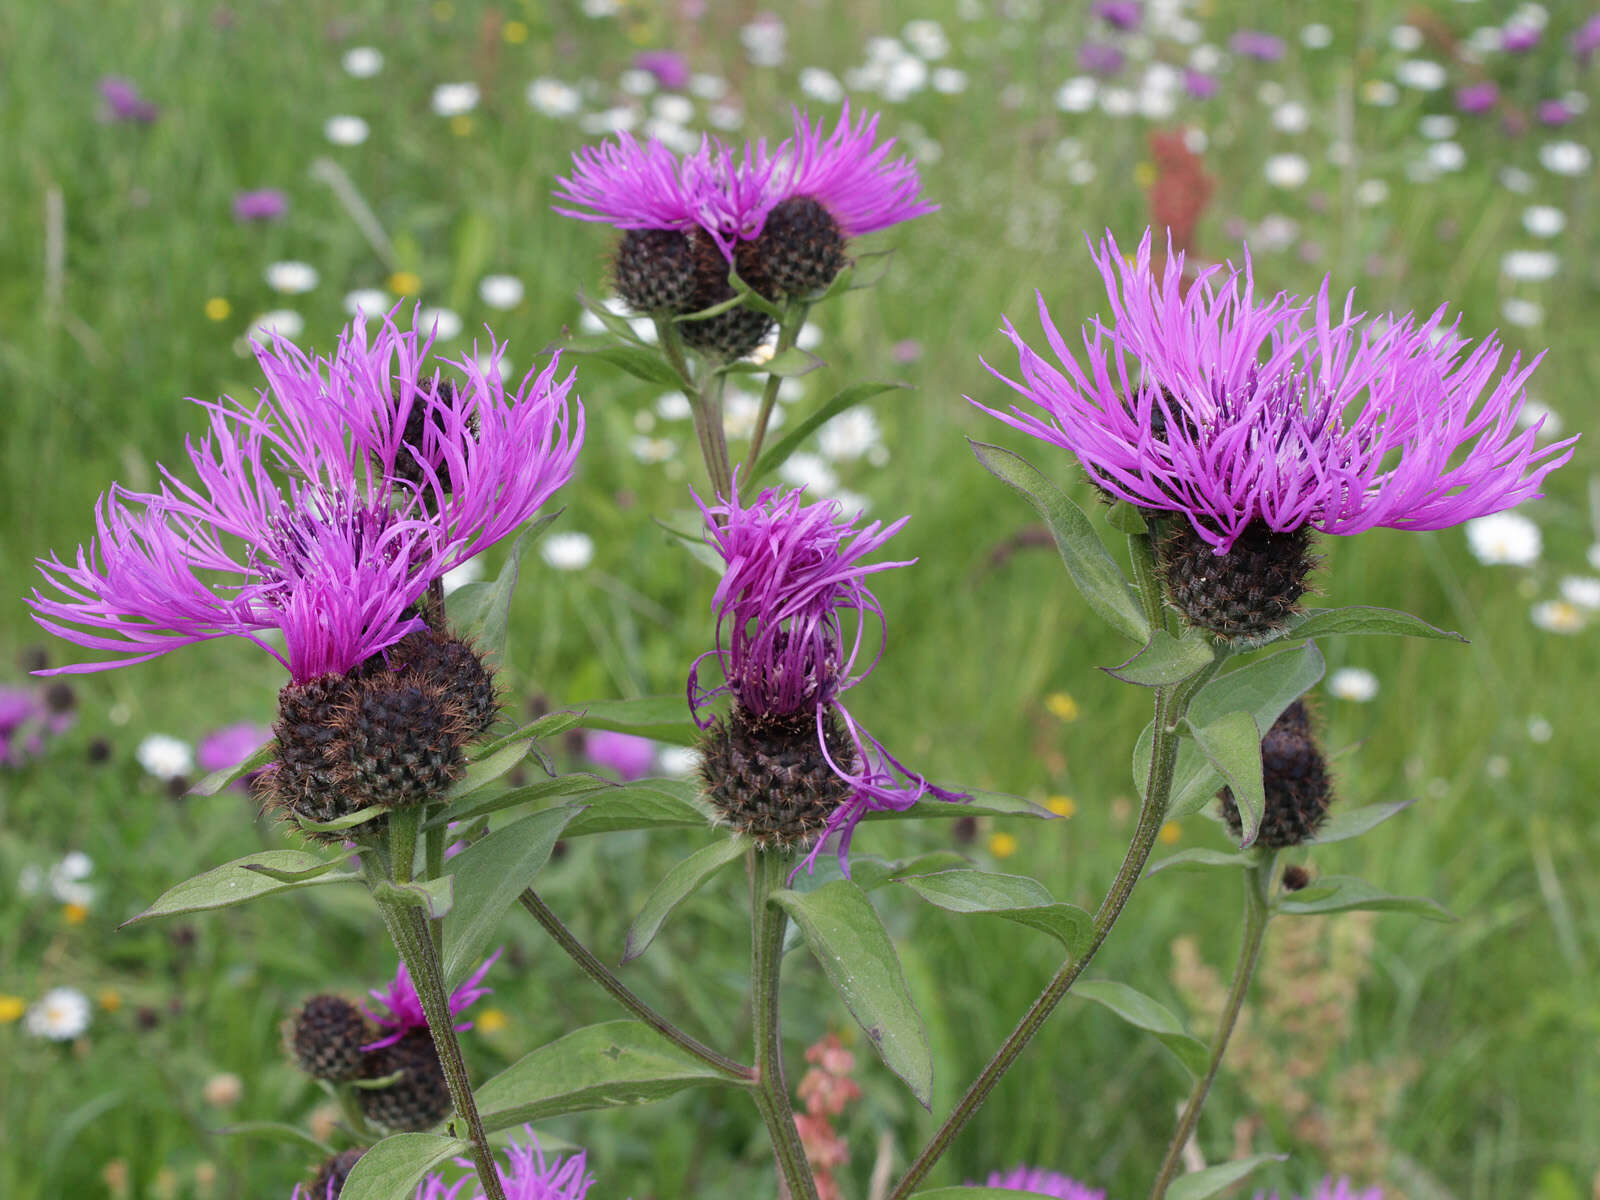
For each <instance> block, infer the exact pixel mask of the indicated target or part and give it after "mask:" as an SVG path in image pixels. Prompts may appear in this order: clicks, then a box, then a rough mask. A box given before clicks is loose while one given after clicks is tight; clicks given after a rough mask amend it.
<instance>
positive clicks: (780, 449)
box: [716, 380, 911, 571]
mask: <svg viewBox="0 0 1600 1200" xmlns="http://www.w3.org/2000/svg"><path fill="white" fill-rule="evenodd" d="M910 386H911V385H910V384H908V383H899V382H893V383H880V382H878V381H876V380H873V381H869V382H866V383H852V384H851V385H850V386H849V387H847V388H845V389H844V390H843V391H841V392H839V393H838V394H837V395H835V396H834V397H833V398H832V399H831V400H829V401H828V402H827V403H826V404H824V405H822V407H820V408H819V409H817V411H816V412H814V413H812V414H811V415H810V416H808V417H806V419H805V420H803V421H801V422H800V423H799V424H798V425H796V426H795V427H794V428H793V429H791V430H790V431H789V432H788V433H787V434H785V435H784V436H783V437H782V438H781V439H780V440H778V441H777V442H775V443H773V445H772V448H771V449H769V450H768V451H767V452H766V453H765V454H763V455H762V456H761V459H760V461H759V462H757V463H756V469H755V470H754V471H752V472H751V473H750V480H749V482H751V483H754V482H755V481H756V480H758V479H761V478H762V477H763V476H765V475H768V474H770V473H771V472H773V471H775V470H777V469H778V468H779V467H780V466H782V465H783V464H784V463H785V462H786V461H787V460H788V458H789V456H790V455H791V454H793V453H794V452H795V451H796V450H798V449H799V448H800V446H801V444H802V443H804V442H805V440H806V439H807V438H808V437H810V436H811V435H812V434H813V433H815V432H816V431H817V430H818V429H820V428H821V427H822V426H824V425H826V424H827V423H828V422H829V421H831V420H833V418H835V417H837V416H838V415H839V414H840V413H842V412H845V411H846V410H848V409H852V408H854V407H855V406H856V405H858V404H860V403H861V402H862V401H864V400H870V399H872V397H874V396H877V395H881V394H882V393H884V392H892V391H894V390H895V389H896V388H909V387H910ZM716 566H717V569H718V570H719V571H720V570H721V569H722V562H721V560H720V559H718V561H717V564H716Z"/></svg>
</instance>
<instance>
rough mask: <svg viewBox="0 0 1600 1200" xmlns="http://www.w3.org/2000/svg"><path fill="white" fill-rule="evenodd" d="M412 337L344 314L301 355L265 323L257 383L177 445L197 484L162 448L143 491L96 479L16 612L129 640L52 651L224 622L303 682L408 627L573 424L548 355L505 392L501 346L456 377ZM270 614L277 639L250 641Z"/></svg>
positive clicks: (548, 485) (538, 481) (172, 636)
mask: <svg viewBox="0 0 1600 1200" xmlns="http://www.w3.org/2000/svg"><path fill="white" fill-rule="evenodd" d="M430 348H431V342H428V343H422V342H420V340H419V339H418V337H417V335H415V334H401V333H400V332H399V331H398V330H397V329H395V327H394V325H393V323H392V321H388V320H386V321H385V322H383V328H382V329H381V331H380V332H379V334H378V336H377V337H376V339H374V340H372V341H371V342H370V343H369V341H368V339H367V335H366V327H365V325H363V324H357V325H356V326H354V327H353V328H352V329H351V330H347V331H346V333H345V335H344V336H343V337H342V338H341V340H340V343H339V348H338V350H337V351H336V352H335V354H333V355H332V356H330V357H326V358H321V359H317V360H312V359H310V358H308V357H307V356H306V355H305V354H303V353H302V352H301V351H300V350H299V349H298V348H297V347H295V346H294V345H293V344H292V343H290V342H289V341H287V340H286V339H283V338H276V339H275V340H274V342H273V344H272V346H271V347H270V348H269V347H265V346H261V345H258V346H257V347H256V358H257V360H258V362H259V363H260V365H261V367H262V370H263V371H264V372H265V374H266V376H267V380H268V383H269V385H270V387H269V389H268V390H267V391H266V392H264V393H262V395H261V398H260V400H259V401H258V402H257V403H254V404H241V403H239V402H237V401H235V400H232V399H231V398H227V397H224V398H223V400H221V401H218V402H215V403H204V404H202V405H201V406H202V407H203V408H205V409H206V410H207V412H208V413H209V415H210V428H209V430H208V431H207V432H206V433H205V434H204V435H203V436H202V437H201V438H200V439H199V441H198V442H195V441H193V440H191V441H190V443H189V446H188V451H189V458H190V461H191V463H192V465H193V467H194V469H195V472H196V473H197V475H198V480H199V482H198V486H195V485H192V484H190V483H187V482H184V481H183V480H181V479H180V478H179V477H178V476H177V475H175V474H174V473H172V472H171V471H168V470H166V469H165V468H163V469H162V474H163V476H164V478H163V481H162V484H161V489H160V491H159V492H155V493H141V492H132V491H129V490H127V489H125V488H122V487H121V486H120V485H113V486H112V488H111V490H110V492H109V493H108V494H106V495H103V496H102V497H101V499H100V503H99V506H98V511H97V513H96V527H97V536H96V539H95V542H94V544H93V545H91V547H90V548H89V549H88V550H84V549H83V548H82V547H80V548H79V550H78V554H77V560H76V564H75V565H68V564H67V563H63V562H62V561H61V560H60V559H58V558H54V557H52V558H50V559H47V560H46V559H41V560H39V568H40V571H41V573H42V574H43V575H44V576H45V578H46V580H47V581H48V582H49V583H50V584H51V585H53V586H54V588H55V589H56V591H57V592H58V593H59V594H58V595H56V596H46V595H44V594H42V593H41V592H39V591H38V590H35V591H34V594H33V596H32V598H31V599H30V600H29V605H30V606H31V607H32V609H33V610H34V619H35V620H37V621H38V622H39V624H40V625H41V626H43V627H44V628H45V629H47V630H49V631H50V632H52V633H54V634H56V635H57V636H59V637H62V638H65V639H67V640H68V641H72V642H76V643H77V644H78V645H81V646H86V647H89V648H91V649H96V650H110V651H121V652H123V653H125V654H126V655H127V657H124V658H120V659H116V660H113V661H110V662H100V663H83V664H76V665H73V666H68V667H62V668H59V669H58V670H59V671H66V672H82V671H98V670H104V669H107V668H110V667H115V666H125V665H129V664H131V663H136V662H143V661H146V660H147V659H150V658H154V657H156V656H157V655H160V654H164V653H166V652H168V651H170V650H174V649H176V648H178V647H179V646H184V645H188V644H190V643H192V642H197V641H204V640H207V639H209V638H215V637H222V636H226V635H234V636H239V637H245V638H248V639H249V640H251V641H253V642H255V643H256V644H257V645H260V646H262V647H263V648H264V649H266V650H267V651H268V652H269V653H271V654H272V655H273V656H274V657H276V658H278V660H279V661H280V662H282V663H283V664H284V666H285V667H287V668H288V670H289V672H290V675H291V676H292V677H293V679H294V681H295V682H297V683H303V682H306V681H307V680H309V679H312V678H315V677H316V676H318V675H322V674H325V673H328V672H334V673H341V674H342V673H344V672H347V671H349V670H350V669H351V668H352V667H354V666H356V665H357V664H359V663H361V662H363V661H364V660H365V659H367V658H368V657H370V656H371V655H373V654H376V653H378V652H379V651H381V650H384V649H386V648H387V647H389V646H392V645H393V644H394V643H395V642H397V641H399V640H400V639H401V638H402V637H404V636H406V634H408V633H412V632H415V631H417V630H419V629H421V628H422V627H423V626H422V622H421V621H420V619H419V618H417V617H416V616H414V615H410V614H411V613H412V612H414V608H413V606H414V605H415V604H416V602H417V601H418V600H419V599H420V598H421V596H422V594H423V593H424V592H425V591H426V590H427V589H428V587H429V585H430V584H431V583H432V582H433V581H434V580H435V579H437V578H439V577H440V576H442V575H443V574H444V572H446V571H448V570H450V569H451V568H453V567H456V566H459V565H460V564H461V563H462V562H465V561H466V560H467V559H468V558H470V557H472V556H473V555H474V554H476V553H478V552H479V551H480V550H482V549H484V548H486V547H487V546H489V545H490V544H492V543H493V542H495V541H497V540H498V539H499V538H501V537H504V536H505V535H506V534H507V533H509V532H510V531H511V530H512V529H514V528H516V527H517V525H519V524H521V523H522V522H523V521H524V520H526V519H527V518H528V517H529V516H531V515H532V513H533V512H534V510H535V509H537V508H538V507H539V505H541V504H542V503H543V502H544V501H545V500H546V499H548V498H549V496H550V494H551V493H552V492H554V491H555V489H556V488H557V487H559V486H560V485H561V484H562V483H564V482H565V481H566V480H567V478H569V477H570V475H571V472H572V465H573V461H574V459H575V457H576V455H577V451H578V447H579V446H580V445H581V443H582V439H583V412H582V407H581V405H579V406H578V411H577V415H576V418H575V420H573V419H569V415H568V392H569V391H570V388H571V383H572V380H571V377H570V376H569V377H568V378H567V379H566V380H564V381H560V382H557V381H556V379H555V374H554V372H555V369H556V364H555V362H554V361H552V363H551V364H550V366H549V367H547V368H546V369H545V371H544V372H543V373H541V374H539V375H537V376H535V375H534V374H533V373H532V372H530V373H529V374H528V376H527V377H526V378H525V379H524V380H523V382H522V385H521V388H520V389H519V390H518V391H517V392H516V394H515V395H514V396H511V397H508V396H507V394H506V391H505V385H504V383H503V382H502V381H501V379H500V374H499V371H498V370H496V369H495V365H496V363H497V362H498V359H499V356H500V353H501V349H500V347H498V346H495V347H494V348H493V350H492V353H491V355H490V360H491V361H490V363H489V367H488V369H487V370H485V368H484V367H483V366H481V365H480V364H479V363H478V362H477V361H476V360H475V359H472V358H467V359H463V360H462V361H461V362H459V363H454V364H451V365H454V366H456V367H458V368H459V370H460V371H461V372H462V374H463V375H464V376H465V379H464V381H463V382H462V383H460V384H456V383H441V382H439V380H438V377H437V375H436V374H434V375H431V376H425V375H424V374H423V373H422V366H421V363H422V360H423V358H424V357H425V356H426V354H427V352H428V350H429V349H430ZM219 575H220V576H221V578H220V579H219V578H218V576H219ZM269 630H278V631H280V632H281V633H282V634H283V638H284V643H285V647H284V651H283V652H281V653H280V652H279V651H278V650H277V649H276V648H274V647H273V646H272V645H271V644H269V643H267V642H265V641H263V639H262V635H263V634H265V633H266V632H267V631H269ZM49 673H52V674H53V673H56V672H49Z"/></svg>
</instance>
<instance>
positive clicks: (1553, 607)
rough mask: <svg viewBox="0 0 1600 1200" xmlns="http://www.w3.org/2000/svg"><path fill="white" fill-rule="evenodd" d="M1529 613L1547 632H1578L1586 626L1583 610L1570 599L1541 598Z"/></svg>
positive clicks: (1535, 622) (1536, 623)
mask: <svg viewBox="0 0 1600 1200" xmlns="http://www.w3.org/2000/svg"><path fill="white" fill-rule="evenodd" d="M1528 615H1529V617H1530V618H1531V619H1532V621H1533V623H1534V624H1535V625H1536V626H1538V627H1539V628H1540V629H1542V630H1544V631H1545V632H1546V633H1577V632H1578V631H1579V630H1581V629H1582V628H1583V626H1584V617H1583V610H1582V609H1581V608H1579V607H1578V606H1577V605H1576V604H1574V603H1572V601H1570V600H1541V601H1540V602H1539V603H1538V604H1535V605H1534V606H1533V608H1532V609H1531V610H1530V611H1529V613H1528Z"/></svg>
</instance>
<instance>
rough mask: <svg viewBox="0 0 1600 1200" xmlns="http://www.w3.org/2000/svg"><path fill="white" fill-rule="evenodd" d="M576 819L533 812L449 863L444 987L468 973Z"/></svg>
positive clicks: (561, 812) (568, 812)
mask: <svg viewBox="0 0 1600 1200" xmlns="http://www.w3.org/2000/svg"><path fill="white" fill-rule="evenodd" d="M576 815H577V811H576V810H575V809H571V808H551V809H546V810H545V811H544V812H539V813H534V814H533V815H532V816H531V817H523V818H522V819H521V820H519V821H514V822H512V823H511V824H510V825H506V826H503V827H502V828H500V829H496V830H495V831H494V832H493V833H491V834H489V836H488V837H485V838H482V839H480V840H479V841H476V842H474V843H473V844H472V845H470V846H468V847H467V848H466V849H465V850H463V851H462V852H461V853H460V854H458V855H456V857H455V858H453V859H451V860H450V874H448V875H446V876H444V877H443V878H445V879H454V880H455V906H454V907H453V908H452V909H451V910H450V915H449V917H448V918H446V920H445V923H444V977H445V986H446V987H450V988H453V987H455V986H456V984H458V983H460V982H461V981H462V980H463V979H465V978H466V977H467V976H468V975H469V974H471V972H472V968H473V967H475V966H477V964H478V960H479V959H480V958H481V957H482V956H483V952H484V950H485V949H486V948H487V947H488V945H489V943H490V941H492V940H493V938H494V931H495V927H496V926H497V925H499V923H500V918H501V917H503V916H505V913H506V910H507V909H508V908H510V907H511V906H512V905H513V904H515V903H516V902H517V897H518V896H520V895H521V894H522V889H523V888H526V887H529V886H530V885H531V884H532V883H533V879H534V876H536V875H537V874H538V873H539V872H540V870H542V869H543V867H544V865H545V863H547V862H548V861H549V860H550V851H551V850H552V849H553V848H554V847H555V844H556V839H557V838H559V837H560V836H561V831H562V829H564V828H565V827H566V824H567V822H568V821H570V820H572V818H573V817H574V816H576Z"/></svg>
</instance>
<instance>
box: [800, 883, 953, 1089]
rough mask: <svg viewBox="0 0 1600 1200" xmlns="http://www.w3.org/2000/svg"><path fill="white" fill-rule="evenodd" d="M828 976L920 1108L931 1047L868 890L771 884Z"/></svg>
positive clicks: (928, 1084) (929, 1085) (929, 1077)
mask: <svg viewBox="0 0 1600 1200" xmlns="http://www.w3.org/2000/svg"><path fill="white" fill-rule="evenodd" d="M772 903H774V904H777V905H778V906H779V907H781V908H782V909H783V911H784V912H786V913H788V914H789V916H790V917H791V918H793V920H794V923H795V924H796V925H798V926H799V927H800V932H801V933H803V934H804V935H805V939H806V944H807V945H808V946H810V947H811V952H812V954H814V955H816V957H817V961H818V962H819V963H821V964H822V969H823V971H825V972H826V973H827V976H828V980H829V982H830V983H832V984H833V986H834V988H835V990H837V991H838V993H839V995H840V997H841V998H842V999H843V1000H844V1003H845V1007H846V1008H848V1009H849V1010H850V1015H851V1016H853V1017H855V1019H856V1020H857V1021H858V1022H860V1024H861V1028H862V1029H863V1030H865V1031H866V1034H867V1037H868V1039H870V1040H871V1042H872V1044H873V1045H874V1046H876V1047H877V1049H878V1054H879V1055H880V1056H881V1057H882V1058H883V1062H884V1065H885V1066H887V1067H888V1068H889V1069H890V1070H891V1071H893V1072H894V1073H895V1074H896V1075H898V1076H900V1078H901V1079H903V1080H905V1083H906V1086H907V1087H909V1088H910V1089H911V1094H912V1095H913V1096H915V1097H916V1098H917V1100H918V1101H919V1102H920V1103H921V1104H922V1106H923V1107H924V1108H929V1107H930V1106H931V1105H932V1102H933V1053H932V1051H931V1050H930V1049H929V1048H928V1034H927V1030H925V1029H924V1028H923V1025H922V1016H921V1014H919V1013H918V1012H917V1006H916V1004H915V1003H914V1002H913V1001H912V999H911V991H910V989H909V988H907V987H906V977H905V972H904V971H903V970H902V969H901V967H900V956H899V954H898V953H896V951H895V948H894V943H893V942H892V941H890V940H889V934H888V931H887V930H885V929H884V927H883V922H882V921H880V920H879V919H878V914H877V912H876V911H875V910H874V909H873V907H872V902H871V901H870V900H868V899H867V894H866V893H865V892H864V891H862V890H861V889H860V888H859V887H857V886H856V885H855V884H854V883H852V882H850V880H848V879H838V880H835V881H834V882H832V883H828V884H824V885H823V886H822V887H820V888H818V889H817V890H816V891H814V892H794V891H778V892H774V893H772Z"/></svg>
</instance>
